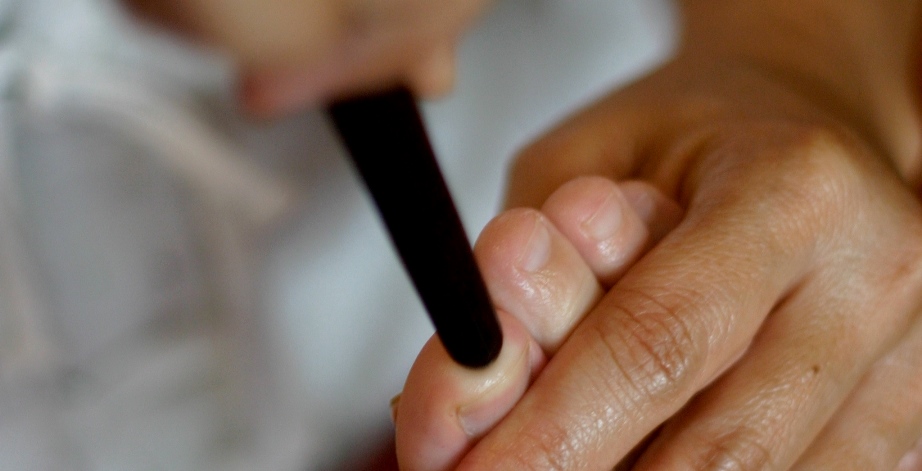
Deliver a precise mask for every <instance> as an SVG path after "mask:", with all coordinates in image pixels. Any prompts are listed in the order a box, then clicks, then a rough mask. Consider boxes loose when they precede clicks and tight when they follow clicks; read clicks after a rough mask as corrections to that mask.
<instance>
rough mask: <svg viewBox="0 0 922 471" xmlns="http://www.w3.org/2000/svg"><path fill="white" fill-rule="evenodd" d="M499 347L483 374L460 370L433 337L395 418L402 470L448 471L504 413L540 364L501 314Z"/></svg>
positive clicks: (536, 352)
mask: <svg viewBox="0 0 922 471" xmlns="http://www.w3.org/2000/svg"><path fill="white" fill-rule="evenodd" d="M500 322H501V324H502V328H503V336H504V337H503V348H502V351H501V352H500V355H499V357H498V358H497V359H496V361H495V362H494V363H493V364H492V365H490V366H489V367H487V368H486V369H484V370H472V369H469V368H465V367H463V366H459V365H458V364H456V363H455V362H454V361H452V360H451V358H450V357H449V356H448V353H447V352H446V351H445V348H444V347H443V346H442V344H441V342H440V341H439V340H438V337H436V336H433V337H432V339H430V340H429V342H428V343H427V344H426V345H425V347H423V350H422V351H421V352H420V354H419V357H418V358H417V360H416V362H415V363H414V365H413V368H412V369H411V370H410V374H409V376H408V377H407V382H406V385H405V387H404V390H403V393H402V394H401V396H400V404H399V407H398V408H397V411H396V414H395V426H396V432H397V457H398V461H399V462H400V468H401V469H405V470H411V471H415V470H420V471H425V470H447V469H451V468H452V467H453V466H454V464H455V463H456V462H457V461H458V459H460V457H461V456H463V454H464V453H465V452H466V451H467V450H468V449H469V448H470V446H471V445H472V444H473V443H475V441H476V440H477V438H479V437H480V436H481V435H482V434H483V433H484V432H485V431H486V430H488V429H489V428H490V427H491V426H492V425H493V424H495V423H496V422H498V421H499V420H500V419H501V418H502V417H503V415H505V414H506V412H508V411H509V410H510V409H511V408H512V406H513V405H514V404H515V402H516V401H517V400H518V399H519V397H521V395H522V393H523V392H524V391H525V389H526V388H527V386H528V384H529V381H530V378H531V377H532V376H533V375H534V374H536V373H537V372H538V371H539V370H540V368H541V367H542V366H543V363H544V356H543V354H542V353H541V348H540V347H539V346H538V345H537V344H536V343H535V342H534V340H532V339H531V337H530V335H529V334H528V331H527V329H526V328H525V327H524V326H523V325H521V323H519V322H518V321H517V320H516V319H515V318H514V317H512V316H510V315H508V314H506V313H504V312H502V311H500Z"/></svg>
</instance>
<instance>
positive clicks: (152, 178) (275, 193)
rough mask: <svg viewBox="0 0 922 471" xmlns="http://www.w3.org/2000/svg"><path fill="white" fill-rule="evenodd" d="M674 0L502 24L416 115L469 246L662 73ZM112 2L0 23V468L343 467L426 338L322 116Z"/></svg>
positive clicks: (488, 27)
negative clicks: (265, 115)
mask: <svg viewBox="0 0 922 471" xmlns="http://www.w3.org/2000/svg"><path fill="white" fill-rule="evenodd" d="M674 22H675V19H674V12H673V10H672V5H671V4H670V3H669V2H668V1H667V0H580V1H578V2H572V1H562V0H502V1H500V2H499V3H498V4H497V5H496V6H495V8H494V9H493V10H492V12H491V13H490V14H489V15H488V16H487V17H485V18H484V19H483V20H481V21H480V23H479V24H478V26H477V27H476V29H475V30H474V31H473V32H472V33H471V34H469V35H468V36H467V39H466V41H465V42H464V44H463V47H462V48H461V50H460V64H459V74H460V75H459V79H458V82H457V89H456V90H455V92H454V93H453V94H452V95H451V96H450V97H448V98H447V99H444V100H440V101H438V102H433V103H426V104H425V105H424V113H425V116H426V120H427V122H428V124H429V126H430V129H431V133H432V138H433V140H434V145H435V147H436V150H437V153H438V155H439V157H440V160H441V161H442V165H443V170H444V172H445V174H446V177H447V179H448V182H449V186H450V187H451V188H452V190H453V193H454V195H455V198H456V200H457V203H458V205H459V209H460V211H461V213H462V218H463V220H464V222H465V225H466V227H467V229H468V232H469V235H470V236H471V238H472V240H473V238H475V237H476V234H477V232H479V230H480V228H481V227H483V225H484V224H486V222H487V221H488V220H489V219H490V218H491V217H492V216H493V215H494V214H495V213H496V211H497V210H498V207H499V201H500V198H501V194H502V188H503V179H504V174H505V167H506V165H507V163H508V160H509V158H510V157H511V156H512V155H513V154H514V151H515V150H516V149H517V148H519V147H520V146H521V145H523V144H524V143H526V142H527V141H528V140H529V139H530V138H533V137H534V136H536V135H537V134H538V133H540V131H541V130H543V129H545V128H546V127H548V126H550V125H551V124H552V123H554V122H555V121H557V120H559V119H562V118H563V117H565V116H566V114H568V113H570V112H572V111H573V110H575V109H576V108H577V107H578V106H580V105H582V104H585V103H587V102H589V101H590V100H591V99H592V98H594V97H597V96H599V95H600V94H603V93H607V92H608V91H609V90H611V89H612V88H613V87H615V86H617V85H619V84H622V83H624V82H626V81H629V80H631V79H632V78H635V77H637V76H638V75H640V74H642V73H643V72H644V71H646V70H649V69H650V68H651V67H653V66H654V65H656V64H657V63H659V62H661V61H662V60H664V59H665V58H666V57H667V56H668V54H669V51H670V49H671V47H672V45H673V43H674V39H675V38H674V31H675V24H674ZM233 87H234V74H233V70H232V67H231V65H230V64H228V63H227V62H226V61H224V60H223V59H222V58H220V57H217V56H215V55H213V54H211V53H209V52H208V51H205V50H201V49H199V48H196V47H195V46H193V45H190V44H187V43H183V42H180V41H177V40H175V39H173V38H170V37H167V36H165V35H163V34H161V33H159V32H157V31H154V30H151V29H149V28H145V27H141V26H139V25H138V24H137V23H136V22H134V21H132V20H131V19H129V18H128V17H127V16H126V15H125V14H124V13H123V11H122V10H121V9H120V7H119V5H118V4H117V2H115V1H114V0H0V93H2V102H0V103H2V105H0V469H2V470H4V471H19V470H42V471H44V470H48V471H56V470H68V471H96V470H171V471H182V470H212V469H214V470H218V469H220V470H252V469H260V470H304V469H307V470H314V469H337V468H339V469H348V468H349V467H351V466H358V465H357V464H356V463H359V462H361V461H362V459H363V456H364V455H366V454H369V453H373V452H374V451H375V450H376V449H378V448H379V447H380V446H381V444H386V443H387V441H388V439H389V436H390V434H391V430H390V429H391V425H390V420H389V407H388V400H389V399H390V397H391V396H393V395H394V394H396V393H397V392H399V391H400V389H401V385H402V382H403V379H404V377H405V375H406V373H407V371H408V370H409V367H410V365H411V364H412V361H413V358H414V357H415V354H416V352H417V351H418V350H419V348H420V347H421V346H422V344H423V343H424V342H425V341H426V339H428V337H429V336H430V335H431V333H432V328H431V326H430V325H429V323H428V320H427V318H426V316H425V314H424V313H423V311H422V308H421V306H420V305H419V303H418V301H417V300H416V298H415V296H414V294H413V292H412V288H411V286H410V284H409V282H408V280H407V279H406V277H405V276H404V274H403V272H402V269H401V267H400V265H399V263H398V261H397V258H396V257H395V256H394V254H393V253H392V252H391V249H390V246H389V245H388V241H387V239H386V235H385V233H384V230H383V228H382V227H381V225H380V223H379V221H378V220H377V218H376V215H375V214H374V212H373V210H372V207H371V205H370V201H369V199H368V198H367V196H366V195H365V194H364V192H363V190H362V188H361V187H360V186H359V184H358V181H357V180H356V178H355V176H354V175H353V173H352V170H351V169H350V167H349V164H348V161H347V159H346V158H345V156H344V155H343V153H342V150H341V148H340V145H339V143H338V141H337V140H336V138H335V136H334V135H333V134H332V133H331V131H330V127H329V123H328V122H327V120H326V118H325V116H324V115H323V113H322V112H321V111H320V110H308V111H305V112H304V113H302V114H300V115H298V116H295V117H292V118H288V119H284V120H279V121H273V122H260V121H255V120H252V119H249V118H247V117H245V116H243V115H242V114H241V113H240V111H239V109H238V107H237V105H236V104H235V102H234V95H233V90H234V88H233Z"/></svg>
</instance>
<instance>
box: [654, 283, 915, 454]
mask: <svg viewBox="0 0 922 471" xmlns="http://www.w3.org/2000/svg"><path fill="white" fill-rule="evenodd" d="M852 268H853V269H855V271H856V272H860V271H862V269H861V267H860V265H859V266H857V267H855V266H852ZM829 271H832V270H827V271H826V273H825V274H815V275H813V278H812V280H811V282H810V283H808V284H806V285H805V286H802V287H800V288H799V289H798V291H797V293H796V294H795V295H793V296H792V297H791V298H789V299H788V300H787V301H786V302H785V303H784V304H783V305H782V306H781V307H779V309H778V310H776V311H775V312H774V313H773V314H772V317H771V318H770V319H769V320H768V321H767V323H766V325H765V326H764V327H763V330H762V331H761V332H760V334H759V336H758V337H757V339H756V341H755V343H754V344H753V345H752V347H751V348H750V349H749V351H748V352H747V353H746V356H745V357H744V358H743V359H742V360H741V361H740V362H739V363H738V364H737V365H736V366H734V367H733V369H732V370H731V371H730V372H729V373H728V374H727V375H726V376H724V377H723V378H721V379H720V380H718V381H717V382H716V383H715V384H714V385H713V386H711V387H710V388H709V389H708V390H707V391H705V392H704V393H702V394H701V395H699V396H698V397H697V398H696V399H695V401H694V402H693V403H692V404H690V405H689V406H688V407H687V408H686V410H685V411H683V413H682V414H680V415H679V416H678V417H676V418H675V419H673V420H672V421H671V423H670V425H669V426H667V427H666V430H665V431H664V433H663V434H662V435H661V436H660V437H659V438H658V439H657V441H656V442H655V443H654V445H653V446H652V447H651V449H650V450H648V451H647V453H646V454H645V455H644V456H643V458H642V459H641V461H640V463H639V465H638V467H637V469H638V471H642V470H661V469H662V470H671V469H779V470H780V469H789V467H790V466H791V465H792V464H793V463H794V461H795V460H796V459H797V457H798V456H799V455H800V454H801V453H802V452H803V451H804V450H805V449H806V447H807V446H808V445H809V444H810V443H811V442H812V441H813V439H814V438H815V437H816V435H817V434H818V433H819V432H820V430H821V429H822V428H823V427H824V425H825V424H826V422H827V420H829V418H830V417H831V416H832V414H833V413H834V412H835V411H836V410H837V409H838V408H839V406H840V404H841V403H842V401H844V400H845V398H846V397H847V396H848V394H849V392H850V391H851V390H852V388H853V387H854V385H855V384H856V383H857V382H858V381H859V379H860V378H861V376H862V375H863V374H864V373H865V371H866V370H867V368H869V367H870V365H871V364H872V363H873V361H874V360H875V359H876V358H877V357H878V354H877V353H875V352H880V351H881V350H882V349H883V348H884V347H885V346H886V345H887V344H888V342H892V341H893V340H894V339H895V338H896V337H897V335H898V331H897V326H896V325H895V323H894V322H888V321H882V322H877V323H875V324H874V325H864V324H862V323H857V322H855V321H854V320H855V319H860V318H862V317H863V316H864V314H865V313H866V312H870V311H872V310H875V309H877V310H880V311H882V312H893V311H900V310H902V312H903V313H905V312H906V311H907V309H908V306H905V305H902V306H894V305H882V304H881V303H879V300H880V299H881V298H880V295H881V292H879V291H877V290H873V289H865V290H854V289H852V290H849V287H850V286H853V285H855V284H859V285H861V286H880V284H879V283H873V282H870V281H869V280H860V281H859V280H858V279H856V278H857V277H845V280H844V281H843V282H841V283H835V282H832V281H831V278H832V277H830V276H829V275H830V273H829ZM834 271H836V272H838V273H841V267H836V269H835V270H834ZM829 293H848V294H835V295H830V294H829ZM855 293H860V295H857V296H856V295H855ZM832 339H835V340H834V341H833V340H832ZM904 451H905V449H904ZM810 469H813V468H810ZM888 471H889V470H888Z"/></svg>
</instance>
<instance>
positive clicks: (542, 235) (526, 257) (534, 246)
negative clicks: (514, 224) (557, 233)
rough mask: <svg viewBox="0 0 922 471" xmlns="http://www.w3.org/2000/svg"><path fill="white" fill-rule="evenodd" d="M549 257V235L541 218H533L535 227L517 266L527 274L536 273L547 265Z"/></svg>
mask: <svg viewBox="0 0 922 471" xmlns="http://www.w3.org/2000/svg"><path fill="white" fill-rule="evenodd" d="M550 256H551V234H550V232H548V230H547V223H546V222H545V221H544V218H542V217H541V216H535V226H534V229H532V231H531V236H530V237H529V239H528V243H527V244H526V246H525V250H524V252H523V253H522V256H521V258H520V259H519V266H520V267H521V268H522V269H523V270H525V271H527V272H536V271H538V270H540V269H542V268H544V265H546V264H547V261H548V259H549V258H550Z"/></svg>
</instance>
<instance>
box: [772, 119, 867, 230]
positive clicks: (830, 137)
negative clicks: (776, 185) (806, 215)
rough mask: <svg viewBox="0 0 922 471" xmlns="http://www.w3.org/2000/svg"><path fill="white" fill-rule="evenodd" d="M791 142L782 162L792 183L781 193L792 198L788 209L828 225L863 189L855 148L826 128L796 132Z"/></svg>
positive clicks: (783, 188) (792, 134)
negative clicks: (812, 216)
mask: <svg viewBox="0 0 922 471" xmlns="http://www.w3.org/2000/svg"><path fill="white" fill-rule="evenodd" d="M788 138H789V139H790V142H789V143H788V146H789V147H788V148H789V150H788V151H787V152H785V155H784V156H782V158H781V159H780V161H781V164H782V165H783V166H785V167H788V168H784V169H782V170H783V171H784V175H785V176H786V177H787V178H788V179H789V181H788V182H786V183H787V185H784V186H783V187H782V188H781V191H784V192H786V193H787V194H789V195H791V198H788V199H787V201H788V203H789V205H788V207H787V208H785V209H786V210H797V208H800V211H801V212H802V211H808V212H810V213H811V215H815V216H822V219H823V220H827V221H828V220H830V216H839V215H841V214H842V211H843V210H844V209H846V208H848V207H849V206H850V204H851V202H853V201H855V200H856V198H857V197H858V194H857V193H858V190H859V189H860V188H862V185H863V183H862V177H861V173H860V170H859V168H858V165H857V162H856V159H855V157H856V156H855V153H856V150H855V149H854V145H853V144H850V143H848V141H847V138H846V137H844V136H842V135H840V134H838V133H836V132H834V131H832V130H830V129H827V128H823V127H806V128H803V129H797V130H796V131H793V132H792V133H791V135H790V136H788Z"/></svg>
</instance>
